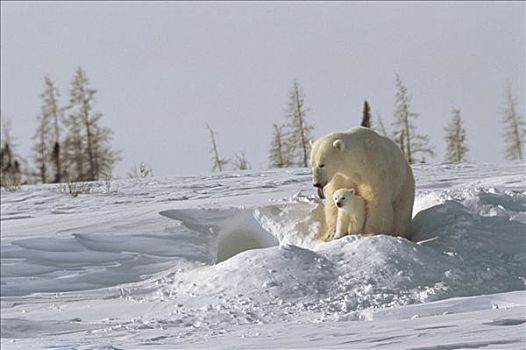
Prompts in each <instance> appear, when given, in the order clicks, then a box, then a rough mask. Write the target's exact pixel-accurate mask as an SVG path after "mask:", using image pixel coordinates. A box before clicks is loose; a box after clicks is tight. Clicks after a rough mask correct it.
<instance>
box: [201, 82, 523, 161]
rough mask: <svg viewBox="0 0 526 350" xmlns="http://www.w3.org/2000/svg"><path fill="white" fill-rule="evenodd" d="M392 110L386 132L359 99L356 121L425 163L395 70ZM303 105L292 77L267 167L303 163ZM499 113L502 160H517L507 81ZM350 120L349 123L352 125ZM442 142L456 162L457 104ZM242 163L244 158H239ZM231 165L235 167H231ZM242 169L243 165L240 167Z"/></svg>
mask: <svg viewBox="0 0 526 350" xmlns="http://www.w3.org/2000/svg"><path fill="white" fill-rule="evenodd" d="M395 88H396V92H395V97H396V104H395V111H394V114H393V119H394V120H393V122H392V124H391V125H392V131H390V132H389V131H388V130H387V128H386V127H385V125H384V122H383V120H382V118H381V116H380V115H379V114H377V118H376V124H377V125H375V126H373V125H372V124H373V123H372V119H373V118H372V116H371V107H370V105H369V103H368V101H367V100H366V101H364V105H363V110H362V119H361V123H360V125H361V126H364V127H368V128H373V129H374V130H376V131H377V132H379V133H380V134H382V135H384V136H387V137H389V138H391V139H392V140H393V141H394V142H395V143H396V144H397V145H398V146H399V147H400V150H401V151H402V153H403V154H404V155H405V157H406V159H407V161H408V162H409V163H410V164H415V163H426V162H427V160H428V158H429V157H434V156H435V152H434V150H433V147H432V146H431V145H430V140H429V137H428V136H427V135H423V134H421V133H419V132H418V130H417V129H416V126H415V120H416V119H417V118H418V116H419V115H418V113H416V112H414V111H413V110H412V108H411V100H412V97H411V95H410V94H409V90H408V88H407V87H406V86H405V85H404V83H403V82H402V79H401V78H400V76H399V75H398V74H397V75H396V77H395ZM308 111H309V109H308V108H307V107H306V106H305V98H304V93H303V89H302V88H301V86H300V84H299V83H298V81H297V80H294V81H293V82H292V87H291V89H290V91H289V101H288V105H287V110H286V114H285V122H284V123H283V124H280V125H279V124H276V123H275V124H273V125H272V139H271V143H270V147H269V151H268V160H269V166H270V167H271V168H288V167H307V166H308V157H309V153H310V141H311V140H312V135H311V134H312V131H313V130H314V127H313V125H312V124H310V123H309V122H308V121H307V119H306V115H307V113H308ZM499 114H500V115H501V117H502V125H503V129H504V133H503V140H504V144H505V154H504V156H505V158H506V159H508V160H523V159H524V158H523V148H524V138H525V136H526V129H525V124H524V120H523V119H522V116H520V115H519V114H518V111H517V101H516V99H515V98H514V96H513V93H512V90H511V86H510V84H508V85H507V87H506V92H505V101H504V104H503V107H502V108H501V109H500V111H499ZM353 124H354V123H350V125H351V126H352V125H353ZM208 128H209V130H210V133H211V140H212V154H213V157H212V161H213V167H212V170H213V171H222V170H223V169H224V166H225V165H226V164H227V163H228V160H226V159H223V158H221V157H220V156H219V153H218V150H217V142H216V140H215V136H214V132H213V131H212V129H210V127H209V126H208ZM444 132H445V135H444V139H445V141H446V147H447V149H446V155H445V160H446V161H448V162H454V163H460V162H465V161H467V159H468V158H467V154H468V151H469V147H468V144H467V136H466V130H465V127H464V125H463V121H462V116H461V109H460V108H459V107H453V108H452V110H451V119H450V121H449V122H448V124H447V125H446V126H445V128H444ZM244 161H245V162H246V159H244ZM234 169H241V170H243V168H241V167H236V166H234ZM245 169H246V168H245Z"/></svg>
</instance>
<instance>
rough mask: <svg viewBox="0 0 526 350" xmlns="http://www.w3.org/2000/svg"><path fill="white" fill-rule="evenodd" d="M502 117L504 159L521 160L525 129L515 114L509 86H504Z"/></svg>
mask: <svg viewBox="0 0 526 350" xmlns="http://www.w3.org/2000/svg"><path fill="white" fill-rule="evenodd" d="M500 113H501V115H502V116H503V118H502V122H503V124H504V135H503V136H504V142H505V144H506V159H508V160H523V159H524V156H523V148H524V136H525V135H526V129H525V127H524V125H525V124H524V120H523V119H522V116H520V115H519V113H518V112H517V101H516V100H515V98H514V97H513V92H512V90H511V84H510V83H509V82H508V84H507V86H506V93H505V102H504V106H503V107H502V108H501V111H500Z"/></svg>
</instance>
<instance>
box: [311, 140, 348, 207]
mask: <svg viewBox="0 0 526 350" xmlns="http://www.w3.org/2000/svg"><path fill="white" fill-rule="evenodd" d="M344 150H345V144H344V142H343V140H341V139H340V138H338V137H337V136H335V135H328V136H324V137H322V138H320V139H318V140H316V142H314V143H313V144H312V150H311V154H310V164H311V167H312V185H313V186H314V187H317V188H318V195H319V196H320V198H324V195H323V187H325V185H327V183H328V182H329V181H330V180H331V179H332V177H333V176H334V175H335V174H336V173H337V172H338V171H339V170H340V169H339V168H338V166H339V165H340V164H342V156H343V151H344Z"/></svg>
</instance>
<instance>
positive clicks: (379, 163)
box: [311, 127, 415, 240]
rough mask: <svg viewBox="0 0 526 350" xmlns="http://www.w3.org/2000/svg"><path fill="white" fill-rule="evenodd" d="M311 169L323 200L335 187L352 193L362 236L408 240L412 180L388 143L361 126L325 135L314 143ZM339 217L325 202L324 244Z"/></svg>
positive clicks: (396, 149) (402, 159)
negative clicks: (358, 201)
mask: <svg viewBox="0 0 526 350" xmlns="http://www.w3.org/2000/svg"><path fill="white" fill-rule="evenodd" d="M311 166H312V176H313V180H312V182H313V185H314V186H315V187H317V188H318V194H319V195H320V197H321V198H324V197H326V198H332V194H333V193H334V191H336V190H338V189H339V188H354V189H355V190H356V192H357V194H358V195H359V196H361V197H362V198H363V199H364V200H365V203H366V206H367V210H366V212H367V213H366V215H367V216H366V220H365V226H364V231H365V232H363V233H364V234H387V235H392V236H402V237H405V238H410V236H411V232H410V226H411V218H412V212H413V203H414V199H415V180H414V177H413V172H412V170H411V166H410V165H409V163H408V162H407V160H406V159H405V157H404V155H403V154H402V151H401V150H400V148H399V147H398V146H397V145H396V144H395V143H394V142H393V141H392V140H391V139H389V138H387V137H384V136H380V135H379V134H377V133H376V132H374V131H373V130H371V129H369V128H364V127H357V128H353V129H351V130H348V131H346V132H335V133H331V134H328V135H326V136H323V137H321V138H319V139H318V140H316V141H315V142H314V143H313V144H312V151H311ZM337 216H338V209H337V208H336V206H335V204H334V202H333V201H332V200H327V201H326V203H325V222H326V225H325V226H326V227H325V231H324V232H322V233H321V234H320V238H321V239H322V240H330V238H331V237H332V236H333V235H334V232H335V229H336V219H337Z"/></svg>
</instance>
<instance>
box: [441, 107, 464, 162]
mask: <svg viewBox="0 0 526 350" xmlns="http://www.w3.org/2000/svg"><path fill="white" fill-rule="evenodd" d="M452 112H453V117H452V119H451V121H450V123H449V125H448V126H447V128H445V131H446V136H445V138H446V143H447V154H446V160H447V161H449V162H454V163H460V162H465V161H466V154H467V152H468V147H467V145H466V142H467V139H466V130H465V129H464V126H463V125H462V118H461V116H460V109H458V108H453V110H452Z"/></svg>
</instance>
